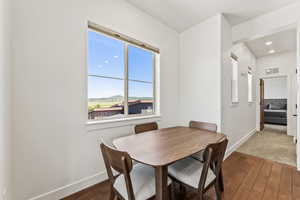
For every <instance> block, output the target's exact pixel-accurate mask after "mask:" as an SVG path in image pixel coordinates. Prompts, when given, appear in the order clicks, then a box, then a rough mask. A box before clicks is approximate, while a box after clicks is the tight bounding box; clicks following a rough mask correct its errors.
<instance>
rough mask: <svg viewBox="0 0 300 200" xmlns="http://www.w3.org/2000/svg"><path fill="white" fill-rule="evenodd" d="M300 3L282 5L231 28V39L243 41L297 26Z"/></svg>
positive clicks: (299, 16)
mask: <svg viewBox="0 0 300 200" xmlns="http://www.w3.org/2000/svg"><path fill="white" fill-rule="evenodd" d="M299 9H300V3H295V4H291V5H288V6H286V7H282V8H280V9H278V10H275V11H273V12H269V13H266V14H264V15H261V16H259V17H255V18H253V19H251V20H248V21H246V22H244V23H241V24H238V25H236V26H234V27H233V28H232V37H233V41H234V42H237V41H245V40H248V39H251V38H255V37H260V36H264V35H268V34H270V33H274V32H277V31H281V30H283V29H285V28H287V27H289V26H294V27H296V26H297V22H298V21H299V19H300V12H299Z"/></svg>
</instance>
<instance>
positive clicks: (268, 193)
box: [263, 163, 282, 200]
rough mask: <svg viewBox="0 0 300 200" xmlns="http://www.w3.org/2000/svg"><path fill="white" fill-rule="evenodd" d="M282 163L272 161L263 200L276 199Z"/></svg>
mask: <svg viewBox="0 0 300 200" xmlns="http://www.w3.org/2000/svg"><path fill="white" fill-rule="evenodd" d="M281 170H282V165H281V164H279V163H273V165H272V171H271V175H270V178H269V180H268V183H267V186H266V189H265V192H264V196H263V200H276V199H277V198H278V193H279V185H280V179H281Z"/></svg>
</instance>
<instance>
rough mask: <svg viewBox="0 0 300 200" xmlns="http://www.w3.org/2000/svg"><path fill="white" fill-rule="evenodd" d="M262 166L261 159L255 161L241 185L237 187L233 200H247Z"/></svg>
mask: <svg viewBox="0 0 300 200" xmlns="http://www.w3.org/2000/svg"><path fill="white" fill-rule="evenodd" d="M263 164H264V161H263V160H261V159H255V162H254V163H253V165H252V167H251V170H250V171H249V173H248V174H247V176H246V177H245V179H244V180H243V183H242V185H241V186H240V187H239V189H238V190H237V192H236V193H235V195H234V198H233V200H241V199H248V197H249V196H250V194H251V190H252V187H253V185H254V184H255V180H256V178H257V176H258V174H259V172H260V170H261V168H262V166H263Z"/></svg>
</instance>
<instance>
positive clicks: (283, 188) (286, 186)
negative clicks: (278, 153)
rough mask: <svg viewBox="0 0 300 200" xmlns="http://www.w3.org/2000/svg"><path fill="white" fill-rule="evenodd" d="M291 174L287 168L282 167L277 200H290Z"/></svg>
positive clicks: (290, 170) (291, 171) (290, 169)
mask: <svg viewBox="0 0 300 200" xmlns="http://www.w3.org/2000/svg"><path fill="white" fill-rule="evenodd" d="M292 173H293V170H292V168H291V167H289V166H283V169H282V173H281V180H280V186H279V193H278V200H292Z"/></svg>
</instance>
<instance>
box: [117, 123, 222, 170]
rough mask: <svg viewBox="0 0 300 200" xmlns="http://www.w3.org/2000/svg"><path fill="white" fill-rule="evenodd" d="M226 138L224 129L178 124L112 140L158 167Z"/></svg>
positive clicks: (134, 155) (132, 154)
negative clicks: (217, 131)
mask: <svg viewBox="0 0 300 200" xmlns="http://www.w3.org/2000/svg"><path fill="white" fill-rule="evenodd" d="M225 138H226V136H225V135H224V134H222V133H215V132H211V131H206V130H200V129H195V128H189V127H181V126H178V127H171V128H164V129H159V130H154V131H148V132H145V133H140V134H135V135H130V136H125V137H121V138H117V139H115V140H114V141H113V144H114V145H115V146H116V148H117V149H118V150H120V151H126V152H127V153H128V154H129V155H130V157H131V158H132V159H133V160H135V161H137V162H140V163H144V164H147V165H151V166H154V167H158V166H166V165H169V164H171V163H173V162H175V161H177V160H180V159H183V158H185V157H188V156H190V155H192V154H194V153H197V152H199V151H201V150H204V149H205V148H206V146H207V145H208V144H211V143H216V142H219V141H221V140H223V139H225Z"/></svg>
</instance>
